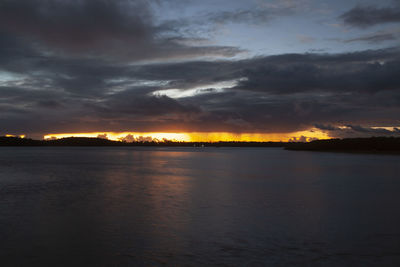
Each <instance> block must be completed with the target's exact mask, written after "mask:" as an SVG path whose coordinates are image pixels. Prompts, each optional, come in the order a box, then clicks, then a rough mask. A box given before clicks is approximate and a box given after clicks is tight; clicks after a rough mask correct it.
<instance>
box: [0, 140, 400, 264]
mask: <svg viewBox="0 0 400 267" xmlns="http://www.w3.org/2000/svg"><path fill="white" fill-rule="evenodd" d="M399 163H400V157H398V156H384V155H355V154H339V153H317V152H315V153H313V152H291V151H284V150H281V149H275V148H274V149H270V148H203V149H201V148H179V149H178V148H175V149H174V148H168V149H165V148H164V149H160V148H78V147H76V148H1V149H0V207H1V208H0V240H1V242H0V257H1V260H2V262H1V266H19V265H24V266H31V265H57V266H71V265H72V266H73V265H78V264H80V265H86V266H132V265H134V266H149V265H150V266H157V265H164V264H168V265H185V266H187V265H189V266H191V265H250V266H264V265H288V264H292V265H311V266H313V265H337V266H343V265H347V266H349V265H355V266H357V265H358V266H366V265H373V266H374V265H375V266H383V265H384V266H396V265H399V264H400V228H399V225H400V209H399V203H400V194H399V192H400V176H399V173H400V164H399Z"/></svg>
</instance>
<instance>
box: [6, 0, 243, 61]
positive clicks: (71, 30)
mask: <svg viewBox="0 0 400 267" xmlns="http://www.w3.org/2000/svg"><path fill="white" fill-rule="evenodd" d="M149 3H150V1H142V0H135V1H133V0H131V1H130V0H116V1H111V0H99V1H89V0H84V1H81V0H71V1H63V0H59V1H47V0H45V1H41V0H21V1H12V0H1V1H0V32H4V33H7V34H11V35H15V36H22V37H23V38H24V41H25V42H26V41H29V43H30V44H31V45H34V46H35V48H36V49H39V50H40V51H41V52H42V53H43V52H46V53H45V54H48V53H49V52H51V53H59V54H60V53H61V54H65V55H66V56H67V55H68V56H80V57H82V56H83V57H103V58H106V59H114V60H115V59H117V60H122V59H124V60H150V59H157V58H174V57H181V58H184V57H190V56H206V55H207V56H210V55H215V56H233V55H235V54H237V53H239V52H241V51H240V50H239V49H237V48H235V47H228V46H226V47H224V46H188V45H184V44H182V43H179V42H176V41H175V39H173V38H172V39H171V38H164V37H162V36H163V34H164V33H163V32H160V29H159V28H158V27H156V26H155V25H153V21H152V12H151V8H150V4H149ZM18 45H19V44H18ZM3 46H4V45H3ZM7 48H8V49H9V48H10V46H9V45H7Z"/></svg>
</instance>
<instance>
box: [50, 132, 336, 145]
mask: <svg viewBox="0 0 400 267" xmlns="http://www.w3.org/2000/svg"><path fill="white" fill-rule="evenodd" d="M127 136H128V138H129V136H130V139H129V140H126V137H127ZM65 137H100V138H107V139H109V140H115V141H122V140H124V139H125V140H126V141H127V142H130V141H133V139H132V138H134V140H139V141H140V140H143V141H150V140H155V141H163V140H164V139H167V140H171V141H181V142H218V141H242V142H248V141H255V142H269V141H271V142H279V141H283V142H287V141H289V140H290V139H292V140H294V139H296V140H297V139H300V138H302V137H303V139H302V140H306V141H310V140H313V139H328V138H330V137H329V136H328V135H327V134H326V133H324V132H322V131H318V130H316V129H310V130H308V131H299V132H293V133H228V132H209V133H207V132H191V133H162V132H121V133H116V132H93V133H58V134H47V135H45V136H44V139H52V138H56V139H59V138H65Z"/></svg>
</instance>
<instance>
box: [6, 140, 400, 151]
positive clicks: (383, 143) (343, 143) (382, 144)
mask: <svg viewBox="0 0 400 267" xmlns="http://www.w3.org/2000/svg"><path fill="white" fill-rule="evenodd" d="M0 146H157V147H284V148H285V149H287V150H308V151H332V152H357V153H400V138H399V137H371V138H346V139H327V140H316V141H312V142H309V143H301V142H300V143H287V142H234V141H231V142H224V141H221V142H178V141H165V142H132V143H127V142H121V141H112V140H108V139H102V138H90V137H67V138H61V139H56V140H34V139H29V138H19V137H0Z"/></svg>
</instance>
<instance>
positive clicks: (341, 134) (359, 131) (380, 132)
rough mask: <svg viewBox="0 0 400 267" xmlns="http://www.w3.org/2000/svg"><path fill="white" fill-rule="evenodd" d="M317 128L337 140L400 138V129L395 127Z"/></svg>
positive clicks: (348, 126) (327, 126)
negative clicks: (378, 137) (382, 137)
mask: <svg viewBox="0 0 400 267" xmlns="http://www.w3.org/2000/svg"><path fill="white" fill-rule="evenodd" d="M316 128H318V129H320V130H323V131H325V132H327V133H328V134H329V135H330V136H333V137H336V138H359V137H371V136H386V137H398V136H400V129H399V128H396V127H394V128H393V129H390V130H389V129H384V128H371V127H362V126H360V125H346V126H345V127H340V128H339V127H335V126H332V125H316Z"/></svg>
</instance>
